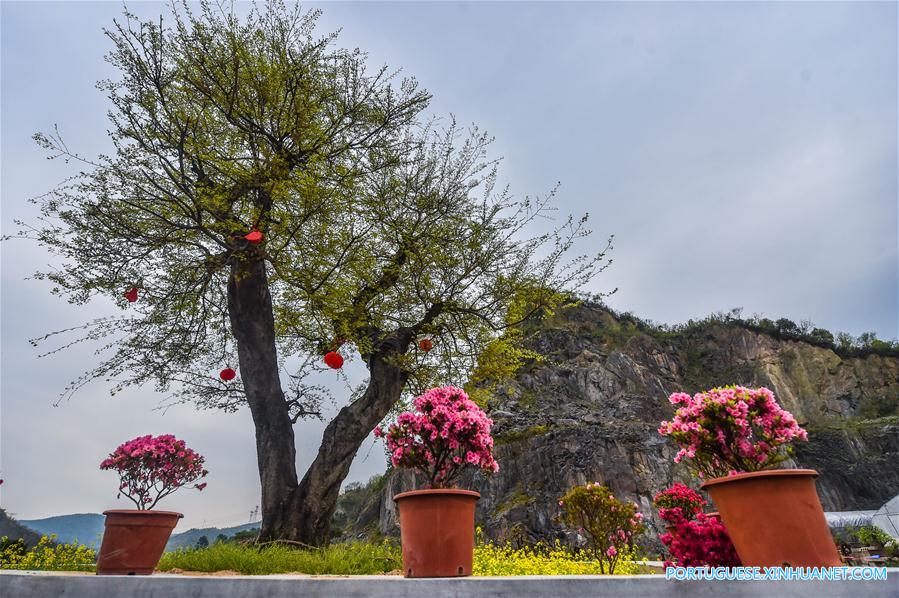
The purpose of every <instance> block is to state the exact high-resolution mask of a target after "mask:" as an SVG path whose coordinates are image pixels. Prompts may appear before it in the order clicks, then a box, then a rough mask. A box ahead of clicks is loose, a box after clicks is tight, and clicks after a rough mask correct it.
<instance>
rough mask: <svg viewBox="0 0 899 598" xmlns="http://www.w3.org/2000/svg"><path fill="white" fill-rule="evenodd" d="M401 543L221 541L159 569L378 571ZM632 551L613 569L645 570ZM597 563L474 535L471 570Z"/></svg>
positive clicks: (555, 548)
mask: <svg viewBox="0 0 899 598" xmlns="http://www.w3.org/2000/svg"><path fill="white" fill-rule="evenodd" d="M402 566H403V557H402V553H401V551H400V548H399V546H395V545H393V544H391V543H389V542H387V541H385V542H382V543H380V544H372V543H367V542H349V543H345V544H332V545H330V546H328V547H327V548H322V549H301V548H296V547H293V546H288V545H284V544H269V545H266V546H262V547H258V546H253V545H251V544H235V543H230V542H219V543H216V544H213V545H212V546H210V547H208V548H190V549H182V550H178V551H175V552H167V553H166V554H164V555H163V556H162V560H161V561H160V563H159V566H158V567H157V569H158V570H160V571H172V570H175V569H179V570H182V571H202V572H206V573H213V572H215V571H236V572H238V573H241V574H243V575H269V574H277V573H306V574H309V575H377V574H381V573H391V572H394V571H396V572H401V571H402ZM646 571H647V569H646V567H644V566H641V565H640V564H639V563H638V562H635V560H634V556H633V555H627V557H626V558H625V559H624V560H622V561H620V562H619V566H618V568H616V570H615V573H616V574H633V573H644V572H646ZM599 573H600V570H599V563H598V562H596V561H593V560H591V559H589V558H588V557H587V556H586V555H585V554H584V553H582V552H572V551H569V550H568V549H567V548H565V547H563V546H561V545H560V544H559V543H556V544H554V545H552V546H548V545H545V544H542V543H540V544H537V545H535V546H531V547H524V548H513V547H512V546H511V545H509V544H505V545H500V544H494V543H492V542H489V541H484V540H483V539H482V538H480V536H479V539H478V543H477V546H476V547H475V550H474V575H499V576H501V575H598V574H599Z"/></svg>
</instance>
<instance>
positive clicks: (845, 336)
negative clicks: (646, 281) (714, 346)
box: [597, 300, 899, 357]
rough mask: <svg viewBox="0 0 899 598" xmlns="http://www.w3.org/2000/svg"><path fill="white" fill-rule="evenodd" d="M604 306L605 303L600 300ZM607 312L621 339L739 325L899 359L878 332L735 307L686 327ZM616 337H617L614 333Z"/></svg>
mask: <svg viewBox="0 0 899 598" xmlns="http://www.w3.org/2000/svg"><path fill="white" fill-rule="evenodd" d="M597 301H598V302H599V303H600V304H601V305H602V303H601V300H597ZM602 307H603V309H606V310H608V311H609V312H610V313H612V314H613V315H614V316H615V318H616V319H617V320H618V321H619V324H620V326H621V327H622V330H621V331H619V333H618V336H619V337H621V339H624V340H626V339H627V338H630V337H631V336H632V335H633V332H635V331H640V332H643V333H645V334H648V335H650V336H652V337H654V338H657V339H660V340H666V339H669V338H672V337H675V336H678V335H683V334H689V333H695V332H704V331H706V330H708V329H709V328H711V327H713V326H718V325H725V326H728V325H735V326H742V327H744V328H747V329H749V330H753V331H755V332H761V333H763V334H767V335H769V336H773V337H774V338H777V339H781V340H795V341H802V342H806V343H809V344H811V345H816V346H819V347H824V348H826V349H831V350H833V351H834V352H836V353H838V354H839V355H842V356H844V357H864V356H866V355H872V354H873V355H887V356H893V357H899V340H895V341H885V340H880V339H878V338H877V335H876V334H875V333H874V332H864V333H862V334H860V335H859V336H858V337H855V336H852V335H851V334H849V333H846V332H840V333H839V334H837V335H836V339H834V335H833V334H832V333H831V332H829V331H827V330H825V329H823V328H815V327H814V326H813V325H812V323H811V322H808V321H803V322H802V323H801V324H796V323H795V322H793V321H792V320H789V319H787V318H781V319H779V320H777V321H776V322H775V321H773V320H771V319H769V318H765V317H762V316H759V315H755V316H752V317H749V318H744V317H743V316H742V311H743V310H742V308H735V309H732V310H731V311H729V312H717V313H714V314H711V315H709V316H707V317H705V318H702V319H700V320H692V319H691V320H688V321H687V322H685V323H683V324H657V323H655V322H652V321H649V320H643V319H640V318H638V317H637V316H635V315H633V314H631V313H629V312H625V313H618V312H616V311H615V310H613V309H611V308H610V307H608V306H606V305H602ZM612 332H613V338H614V332H615V331H612Z"/></svg>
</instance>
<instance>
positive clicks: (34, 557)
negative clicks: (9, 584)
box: [0, 536, 97, 571]
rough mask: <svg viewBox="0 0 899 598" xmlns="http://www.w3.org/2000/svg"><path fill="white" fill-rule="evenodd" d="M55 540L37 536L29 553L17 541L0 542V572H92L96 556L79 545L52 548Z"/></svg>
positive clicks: (5, 539)
mask: <svg viewBox="0 0 899 598" xmlns="http://www.w3.org/2000/svg"><path fill="white" fill-rule="evenodd" d="M55 539H56V536H41V539H40V541H39V542H38V543H37V545H36V546H34V547H33V548H32V549H31V550H27V551H26V550H25V544H24V542H21V541H9V539H8V538H6V537H5V536H4V537H3V538H2V539H0V569H25V570H31V571H93V570H94V568H95V563H96V560H97V554H96V553H95V552H94V551H93V550H91V549H90V548H88V547H87V546H83V545H81V544H77V543H75V542H73V543H71V544H56V543H55V541H54V540H55Z"/></svg>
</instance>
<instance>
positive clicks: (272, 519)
mask: <svg viewBox="0 0 899 598" xmlns="http://www.w3.org/2000/svg"><path fill="white" fill-rule="evenodd" d="M228 312H229V316H230V319H231V329H232V332H233V333H234V338H235V339H236V341H237V355H238V359H239V361H240V376H241V380H242V381H243V385H244V390H245V392H246V396H247V402H248V404H249V406H250V413H252V415H253V423H254V424H255V426H256V458H257V461H258V464H259V480H260V482H261V485H262V530H261V531H260V540H273V539H278V538H281V539H287V540H294V541H297V542H303V543H305V544H310V545H313V546H322V545H324V544H327V543H328V540H329V539H330V533H331V517H332V516H333V515H334V509H335V507H336V506H337V497H338V495H339V493H340V485H341V483H343V480H345V479H346V477H347V474H348V473H349V471H350V465H352V463H353V458H354V457H355V456H356V451H358V450H359V447H360V446H361V445H362V443H363V442H364V441H365V439H366V438H367V437H368V435H369V434H370V433H371V431H372V429H373V428H374V426H375V425H377V423H378V422H380V421H381V420H382V419H384V417H385V416H386V415H387V413H388V412H389V411H390V409H391V408H392V407H393V405H394V404H395V403H396V402H397V401H398V400H399V398H400V396H401V395H402V392H403V387H404V386H405V385H406V381H407V379H408V373H407V372H406V371H404V370H403V369H401V368H399V367H397V366H396V365H395V364H394V363H392V358H393V357H395V356H397V355H401V354H402V353H404V352H405V349H406V346H407V345H408V343H409V342H410V339H411V336H410V334H409V333H403V334H398V335H394V336H392V337H390V338H389V339H387V340H386V341H384V342H382V343H381V345H380V346H379V347H378V348H377V351H376V352H374V353H373V354H372V355H371V356H370V357H369V364H368V369H369V372H370V376H371V377H370V380H369V384H368V388H367V389H366V391H365V393H364V394H363V395H362V396H361V397H359V398H358V399H357V400H356V401H354V402H353V403H351V404H349V405H347V406H346V407H344V408H343V409H341V410H340V412H339V413H338V414H337V416H336V417H335V418H334V419H333V420H332V421H331V423H329V424H328V427H327V428H325V432H324V435H323V436H322V442H321V446H320V447H319V450H318V455H317V456H316V458H315V461H313V462H312V465H311V466H310V467H309V469H308V471H307V472H306V475H305V476H304V477H303V480H302V482H300V483H299V484H298V483H297V472H296V449H295V448H294V434H293V424H292V422H291V420H290V415H289V412H288V407H287V402H286V401H285V400H284V392H283V390H282V388H281V380H280V377H279V371H278V356H277V350H276V347H275V322H274V315H273V311H272V298H271V294H270V292H269V287H268V275H267V274H266V270H265V263H264V262H263V261H261V260H250V259H242V260H237V261H235V263H234V264H232V266H231V276H230V278H229V280H228Z"/></svg>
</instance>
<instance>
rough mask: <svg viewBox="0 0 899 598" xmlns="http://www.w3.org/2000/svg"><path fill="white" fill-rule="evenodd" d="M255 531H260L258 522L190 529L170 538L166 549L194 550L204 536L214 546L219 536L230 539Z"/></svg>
mask: <svg viewBox="0 0 899 598" xmlns="http://www.w3.org/2000/svg"><path fill="white" fill-rule="evenodd" d="M254 529H255V530H258V529H259V523H258V522H257V523H245V524H243V525H235V526H234V527H203V528H199V529H197V528H194V529H189V530H187V531H186V532H181V533H180V534H174V535H173V536H172V537H171V538H169V543H168V544H166V545H165V549H166V550H167V551H168V550H178V549H179V548H192V547H194V546H196V545H197V540H199V539H200V538H202V537H203V536H206V539H207V540H208V541H209V543H210V544H212V543H213V542H215V539H216V538H218V536H219V534H222V535H224V536H225V537H226V538H230V537H231V536H233V535H235V534H237V533H239V532H244V531H247V530H254Z"/></svg>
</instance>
